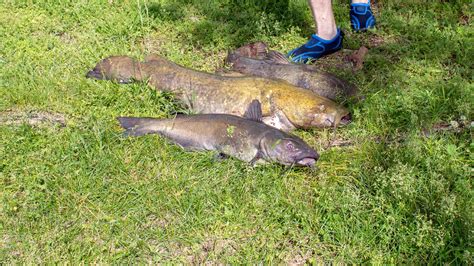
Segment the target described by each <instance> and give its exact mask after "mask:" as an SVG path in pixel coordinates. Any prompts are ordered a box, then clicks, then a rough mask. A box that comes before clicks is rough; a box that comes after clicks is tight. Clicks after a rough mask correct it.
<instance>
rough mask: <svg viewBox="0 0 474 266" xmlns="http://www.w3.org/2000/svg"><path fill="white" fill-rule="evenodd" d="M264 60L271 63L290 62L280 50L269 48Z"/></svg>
mask: <svg viewBox="0 0 474 266" xmlns="http://www.w3.org/2000/svg"><path fill="white" fill-rule="evenodd" d="M266 60H267V61H269V62H271V63H273V64H286V65H288V64H291V62H290V61H289V60H288V58H286V56H285V55H284V54H282V53H280V52H277V51H274V50H270V51H269V52H268V54H267V57H266Z"/></svg>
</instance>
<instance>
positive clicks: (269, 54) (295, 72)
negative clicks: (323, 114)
mask: <svg viewBox="0 0 474 266" xmlns="http://www.w3.org/2000/svg"><path fill="white" fill-rule="evenodd" d="M226 63H228V64H230V65H231V69H232V70H234V71H237V72H239V73H242V74H246V75H254V76H258V77H265V78H273V79H282V80H285V81H287V82H289V83H290V84H293V85H295V86H297V87H301V88H304V89H308V90H311V91H312V92H314V93H316V94H318V95H319V96H322V97H326V98H328V99H331V100H338V99H347V98H353V97H354V96H357V88H356V87H355V86H354V85H352V84H350V83H348V82H347V81H345V80H343V79H340V78H338V77H337V76H335V75H333V74H331V73H327V72H324V71H321V70H319V69H317V68H316V66H314V65H306V64H294V63H292V62H290V61H289V60H288V59H287V58H286V57H285V56H284V55H283V54H281V53H279V52H277V51H271V50H270V51H268V50H267V45H266V44H265V43H263V42H256V43H251V44H247V45H244V46H242V47H240V48H238V49H236V50H235V51H234V52H231V53H229V55H228V56H227V59H226Z"/></svg>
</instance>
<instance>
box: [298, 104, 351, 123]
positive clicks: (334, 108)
mask: <svg viewBox="0 0 474 266" xmlns="http://www.w3.org/2000/svg"><path fill="white" fill-rule="evenodd" d="M303 119H304V122H303V125H304V127H305V128H308V127H320V128H322V127H336V126H338V125H347V124H349V123H350V122H351V114H350V113H349V111H348V110H347V109H346V108H344V107H342V106H339V105H336V104H327V103H326V104H325V103H321V104H318V105H317V106H316V107H314V108H310V109H308V111H307V112H306V114H305V115H304V116H303Z"/></svg>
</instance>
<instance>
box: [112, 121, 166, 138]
mask: <svg viewBox="0 0 474 266" xmlns="http://www.w3.org/2000/svg"><path fill="white" fill-rule="evenodd" d="M117 120H118V121H119V122H120V126H121V127H122V128H124V129H125V131H124V133H123V134H124V135H125V136H143V135H146V134H156V133H159V132H160V124H161V123H160V122H161V121H162V120H161V119H155V118H138V117H117Z"/></svg>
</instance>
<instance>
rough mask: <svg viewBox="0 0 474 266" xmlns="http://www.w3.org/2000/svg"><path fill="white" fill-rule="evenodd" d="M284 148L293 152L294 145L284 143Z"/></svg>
mask: <svg viewBox="0 0 474 266" xmlns="http://www.w3.org/2000/svg"><path fill="white" fill-rule="evenodd" d="M286 148H287V149H288V150H294V149H295V145H294V144H293V143H292V142H288V143H286Z"/></svg>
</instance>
